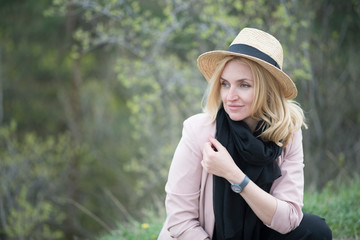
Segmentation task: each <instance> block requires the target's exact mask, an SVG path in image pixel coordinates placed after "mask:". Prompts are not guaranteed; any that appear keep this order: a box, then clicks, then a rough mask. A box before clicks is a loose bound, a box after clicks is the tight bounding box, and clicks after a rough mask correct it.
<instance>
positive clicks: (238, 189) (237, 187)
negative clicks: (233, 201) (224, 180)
mask: <svg viewBox="0 0 360 240" xmlns="http://www.w3.org/2000/svg"><path fill="white" fill-rule="evenodd" d="M231 189H232V190H233V191H234V192H236V193H240V192H241V187H240V186H239V185H237V184H231Z"/></svg>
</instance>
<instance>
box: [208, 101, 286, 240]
mask: <svg viewBox="0 0 360 240" xmlns="http://www.w3.org/2000/svg"><path fill="white" fill-rule="evenodd" d="M260 124H261V123H259V124H258V126H257V127H256V130H255V132H254V134H253V133H252V132H251V130H250V128H249V127H248V126H247V124H246V123H245V122H243V121H233V120H231V119H230V117H229V115H228V114H227V113H226V112H225V110H224V108H223V107H221V108H220V110H219V112H218V114H217V117H216V138H217V139H218V141H219V142H220V143H221V144H222V145H223V146H224V147H225V148H226V149H227V150H228V152H229V153H230V155H231V156H232V158H233V159H234V161H235V163H236V164H237V166H238V167H239V168H240V169H241V170H242V171H243V172H244V173H245V174H246V175H247V176H248V177H249V178H250V179H251V180H252V181H253V182H254V183H256V185H258V186H259V187H261V188H262V189H263V190H265V191H266V192H269V191H270V188H271V185H272V183H273V181H274V180H275V179H276V178H278V177H280V176H281V172H280V168H279V166H278V164H277V163H276V161H275V160H276V158H277V157H278V156H279V155H280V154H281V151H282V148H281V147H279V146H277V145H276V144H275V143H274V142H263V141H262V140H261V139H260V138H257V137H258V136H259V135H260V134H261V133H262V130H261V129H259V128H260ZM213 187H214V188H213V193H214V194H213V195H214V213H215V232H214V238H215V239H217V240H225V239H226V240H230V239H231V240H235V239H236V240H258V239H260V232H261V228H262V226H264V225H263V223H262V222H261V220H260V219H259V218H258V217H257V216H256V215H255V213H254V212H253V211H252V210H251V208H250V207H249V205H248V204H247V203H246V202H245V200H244V199H243V198H242V197H241V195H240V194H237V193H235V192H233V191H232V190H231V187H230V183H229V182H228V181H227V180H226V179H224V178H221V177H218V176H215V175H214V186H213Z"/></svg>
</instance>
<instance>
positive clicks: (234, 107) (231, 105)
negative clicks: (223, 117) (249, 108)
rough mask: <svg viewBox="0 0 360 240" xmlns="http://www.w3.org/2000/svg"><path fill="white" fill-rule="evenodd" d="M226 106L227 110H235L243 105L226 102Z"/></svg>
mask: <svg viewBox="0 0 360 240" xmlns="http://www.w3.org/2000/svg"><path fill="white" fill-rule="evenodd" d="M227 107H228V109H229V110H232V111H235V110H239V109H240V108H242V107H244V105H240V104H228V105H227Z"/></svg>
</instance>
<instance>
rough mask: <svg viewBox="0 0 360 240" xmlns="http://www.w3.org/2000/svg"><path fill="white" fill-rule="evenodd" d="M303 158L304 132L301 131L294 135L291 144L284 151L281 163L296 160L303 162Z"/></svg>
mask: <svg viewBox="0 0 360 240" xmlns="http://www.w3.org/2000/svg"><path fill="white" fill-rule="evenodd" d="M303 158H304V153H303V145H302V130H301V129H299V130H297V131H296V132H294V133H293V135H292V137H291V139H290V142H289V144H288V145H287V146H286V147H285V148H284V149H283V151H282V154H281V158H280V159H279V163H280V164H281V163H282V162H283V161H294V160H296V161H300V162H303Z"/></svg>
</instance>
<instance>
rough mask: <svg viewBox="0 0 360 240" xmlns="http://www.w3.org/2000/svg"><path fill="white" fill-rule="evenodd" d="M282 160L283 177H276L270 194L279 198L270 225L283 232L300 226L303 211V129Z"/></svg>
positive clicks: (297, 133)
mask: <svg viewBox="0 0 360 240" xmlns="http://www.w3.org/2000/svg"><path fill="white" fill-rule="evenodd" d="M281 157H282V159H281V160H280V162H281V163H280V169H281V177H280V178H278V179H276V180H275V181H274V183H273V185H272V188H271V190H270V194H271V195H273V196H274V197H275V198H276V199H277V208H276V211H275V214H274V216H273V218H272V221H271V224H270V225H269V226H268V227H270V228H272V229H274V230H276V231H278V232H280V233H282V234H285V233H288V232H290V231H292V230H293V229H295V228H296V227H297V226H299V224H300V222H301V220H302V217H303V213H302V210H301V209H302V207H303V195H304V171H303V169H304V154H303V147H302V133H301V130H299V131H297V132H296V133H295V134H294V137H293V141H292V143H291V145H290V144H289V145H288V146H287V147H286V148H285V149H284V153H283V154H282V156H281Z"/></svg>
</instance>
